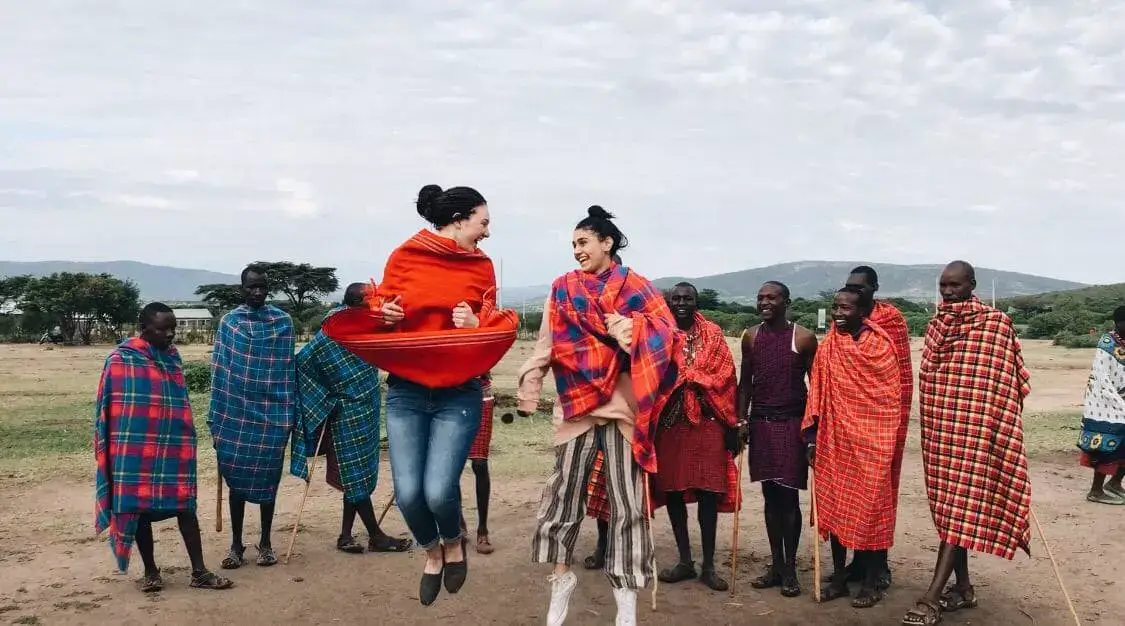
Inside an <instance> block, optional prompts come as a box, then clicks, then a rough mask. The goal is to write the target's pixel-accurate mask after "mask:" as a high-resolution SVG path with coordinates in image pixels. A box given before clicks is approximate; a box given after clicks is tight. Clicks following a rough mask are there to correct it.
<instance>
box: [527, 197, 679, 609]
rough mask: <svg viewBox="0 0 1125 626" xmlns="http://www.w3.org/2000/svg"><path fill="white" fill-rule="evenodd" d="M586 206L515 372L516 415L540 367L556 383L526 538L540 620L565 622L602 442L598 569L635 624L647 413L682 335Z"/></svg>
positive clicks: (648, 464)
mask: <svg viewBox="0 0 1125 626" xmlns="http://www.w3.org/2000/svg"><path fill="white" fill-rule="evenodd" d="M588 213H589V215H588V217H586V218H584V219H583V220H582V221H580V222H579V223H578V225H577V226H575V230H574V238H573V242H572V243H573V248H574V258H575V260H576V261H578V264H579V266H580V269H578V270H575V271H572V272H568V273H567V274H564V275H563V276H561V277H559V278H558V279H556V280H555V282H554V283H553V285H552V287H551V295H550V297H549V298H548V300H547V303H546V304H545V306H544V309H543V325H542V326H541V328H540V329H539V341H538V343H537V344H536V346H535V349H534V352H533V353H532V355H531V357H530V358H529V359H528V361H527V362H526V363H525V364H524V366H523V367H522V368H520V374H519V392H518V396H519V410H520V413H521V414H528V413H530V412H532V411H534V410H535V408H536V407H537V406H538V403H539V396H540V392H541V390H542V385H543V377H544V376H545V375H546V373H547V370H548V369H552V370H553V371H554V375H555V386H556V387H557V389H558V394H557V396H556V399H555V406H554V411H553V415H554V426H555V437H554V443H555V469H554V472H553V473H552V474H551V477H550V478H548V479H547V484H546V485H545V486H544V488H543V497H542V499H541V500H540V504H539V512H538V514H537V526H538V527H537V529H536V531H535V536H534V537H533V539H532V559H533V561H534V562H536V563H552V564H554V566H555V567H554V573H553V575H552V576H551V578H550V580H551V600H550V605H549V607H548V609H547V624H548V626H559V625H561V624H562V623H563V621H564V620H565V619H566V614H567V611H568V609H569V605H570V597H571V595H572V594H573V593H574V589H575V587H576V586H577V584H578V578H577V577H576V576H575V574H574V572H572V571H571V570H570V563H571V561H572V560H573V558H572V557H573V552H574V542H575V541H576V540H577V539H578V529H579V526H580V524H581V523H582V518H583V513H584V509H585V505H586V488H587V485H588V483H589V479H590V468H591V467H592V466H593V464H594V459H595V457H596V454H597V451H598V450H599V449H601V450H602V451H603V452H604V453H605V476H606V487H607V492H608V495H609V501H610V526H611V530H610V534H609V542H608V547H607V549H606V575H607V576H608V578H609V581H610V586H611V587H613V596H614V600H615V601H616V603H617V624H619V625H628V624H636V619H637V616H636V613H637V589H641V588H643V587H644V586H645V584H646V583H647V582H648V580H649V579H650V578H651V577H652V575H653V572H652V559H653V546H652V542H651V541H650V537H649V534H648V532H647V530H648V526H647V521H646V519H645V518H646V511H645V508H646V507H645V505H646V502H645V500H646V498H645V492H646V491H648V489H647V487H646V481H647V480H648V477H647V476H645V473H648V474H653V473H655V472H656V470H657V466H656V454H655V446H654V444H653V436H654V435H655V434H656V433H655V430H656V429H655V427H656V422H657V419H658V418H659V415H660V411H661V410H663V408H664V405H665V404H666V403H667V401H668V398H669V397H670V396H671V393H672V391H673V389H675V388H676V386H677V385H678V384H679V377H680V365H681V363H682V360H683V353H682V351H683V342H684V336H683V333H682V332H681V331H679V329H677V328H676V322H675V319H674V318H673V317H672V312H671V311H670V310H669V309H668V304H667V303H666V302H665V301H664V297H663V295H662V294H661V293H660V291H659V290H657V289H656V288H655V287H654V286H653V285H652V283H651V282H649V281H648V280H646V279H645V278H642V277H641V276H640V275H638V274H637V273H636V272H633V271H632V270H630V269H628V268H625V267H622V266H620V265H616V264H615V263H613V261H612V257H613V254H614V253H615V252H617V250H618V249H620V248H623V247H624V246H625V245H626V244H627V240H626V239H625V236H624V235H623V234H622V233H621V230H620V229H618V227H617V225H616V224H614V223H613V219H612V218H613V216H612V215H610V214H609V213H608V212H606V210H605V209H603V208H601V207H599V206H593V207H590V208H589V210H588Z"/></svg>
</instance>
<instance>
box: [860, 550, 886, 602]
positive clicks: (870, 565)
mask: <svg viewBox="0 0 1125 626" xmlns="http://www.w3.org/2000/svg"><path fill="white" fill-rule="evenodd" d="M884 554H886V551H884V550H856V551H855V556H854V557H853V558H852V563H860V564H862V567H863V572H864V574H863V581H862V582H861V583H860V587H859V593H857V594H856V596H855V599H854V600H852V606H853V607H855V608H857V609H869V608H871V607H873V606H875V605H876V604H878V603H879V601H880V600H882V599H883V592H882V591H881V590H880V587H879V582H880V579H881V578H882V573H883V570H884V568H885V565H884V563H883V555H884Z"/></svg>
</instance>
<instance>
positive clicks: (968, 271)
mask: <svg viewBox="0 0 1125 626" xmlns="http://www.w3.org/2000/svg"><path fill="white" fill-rule="evenodd" d="M945 269H946V271H949V270H954V271H960V272H965V277H966V278H968V279H969V280H971V281H974V282H975V281H976V279H977V270H976V269H975V268H973V264H972V263H969V262H968V261H953V262H951V263H950V264H949V265H946V266H945Z"/></svg>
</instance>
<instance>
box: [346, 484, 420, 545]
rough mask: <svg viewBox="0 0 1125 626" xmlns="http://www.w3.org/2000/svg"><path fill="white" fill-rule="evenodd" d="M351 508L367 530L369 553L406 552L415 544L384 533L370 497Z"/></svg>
mask: <svg viewBox="0 0 1125 626" xmlns="http://www.w3.org/2000/svg"><path fill="white" fill-rule="evenodd" d="M351 506H352V507H353V509H354V510H355V512H356V513H358V514H359V519H360V520H362V521H363V527H364V528H366V529H367V551H368V552H406V551H407V550H409V549H410V546H412V545H413V544H414V542H412V541H411V540H409V539H406V538H395V537H391V536H390V535H388V534H387V533H385V532H383V529H382V528H380V527H379V520H377V519H376V518H375V505H374V504H372V502H371V498H370V497H368V498H364V499H363V500H362V501H361V502H359V503H358V504H354V505H351Z"/></svg>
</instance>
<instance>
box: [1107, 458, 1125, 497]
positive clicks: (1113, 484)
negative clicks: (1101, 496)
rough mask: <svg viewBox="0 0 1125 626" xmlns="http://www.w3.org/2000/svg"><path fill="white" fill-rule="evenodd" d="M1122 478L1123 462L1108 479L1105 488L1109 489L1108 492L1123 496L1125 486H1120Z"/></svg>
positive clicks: (1124, 467)
mask: <svg viewBox="0 0 1125 626" xmlns="http://www.w3.org/2000/svg"><path fill="white" fill-rule="evenodd" d="M1122 478H1125V464H1123V465H1121V466H1120V467H1118V468H1117V471H1116V472H1114V473H1113V478H1111V479H1109V482H1108V483H1106V485H1105V488H1106V489H1107V490H1109V492H1110V493H1114V494H1117V495H1119V496H1125V488H1122V486H1121V479H1122Z"/></svg>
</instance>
